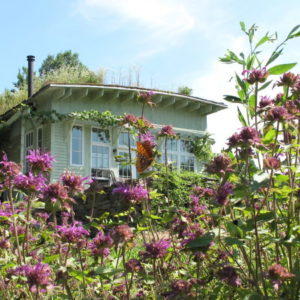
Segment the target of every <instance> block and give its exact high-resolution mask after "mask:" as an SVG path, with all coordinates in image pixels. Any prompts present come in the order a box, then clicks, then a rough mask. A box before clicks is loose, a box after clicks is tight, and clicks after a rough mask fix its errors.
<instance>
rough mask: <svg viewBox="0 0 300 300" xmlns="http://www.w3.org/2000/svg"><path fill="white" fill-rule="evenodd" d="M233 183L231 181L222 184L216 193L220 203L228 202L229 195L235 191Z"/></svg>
mask: <svg viewBox="0 0 300 300" xmlns="http://www.w3.org/2000/svg"><path fill="white" fill-rule="evenodd" d="M233 188H234V186H233V184H232V183H230V182H226V183H225V184H223V185H221V186H220V187H219V188H218V190H217V191H216V193H215V198H216V201H217V202H218V203H219V204H220V205H226V204H227V203H228V196H229V195H231V194H232V193H233Z"/></svg>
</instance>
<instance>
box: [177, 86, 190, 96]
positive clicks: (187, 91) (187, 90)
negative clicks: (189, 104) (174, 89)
mask: <svg viewBox="0 0 300 300" xmlns="http://www.w3.org/2000/svg"><path fill="white" fill-rule="evenodd" d="M178 93H179V94H182V95H186V96H191V95H192V93H193V89H191V88H189V87H188V86H185V85H183V86H180V87H179V88H178Z"/></svg>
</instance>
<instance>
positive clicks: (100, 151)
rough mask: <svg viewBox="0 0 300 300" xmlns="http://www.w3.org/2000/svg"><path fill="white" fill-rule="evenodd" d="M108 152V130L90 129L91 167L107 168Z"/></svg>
mask: <svg viewBox="0 0 300 300" xmlns="http://www.w3.org/2000/svg"><path fill="white" fill-rule="evenodd" d="M109 152H110V136H109V130H103V129H99V128H93V129H92V169H108V168H109V157H110V155H109Z"/></svg>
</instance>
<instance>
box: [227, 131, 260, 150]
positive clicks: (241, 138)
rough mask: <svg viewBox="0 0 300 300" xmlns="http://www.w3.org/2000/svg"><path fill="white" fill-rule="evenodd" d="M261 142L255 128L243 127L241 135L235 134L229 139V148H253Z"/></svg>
mask: <svg viewBox="0 0 300 300" xmlns="http://www.w3.org/2000/svg"><path fill="white" fill-rule="evenodd" d="M259 142H260V137H259V133H258V132H257V131H256V129H255V128H252V127H243V128H242V129H241V130H240V132H239V133H234V134H233V135H232V136H231V137H230V138H229V139H228V143H227V144H228V145H229V147H238V146H246V147H248V146H251V145H257V144H258V143H259Z"/></svg>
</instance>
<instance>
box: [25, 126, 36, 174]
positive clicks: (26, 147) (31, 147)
mask: <svg viewBox="0 0 300 300" xmlns="http://www.w3.org/2000/svg"><path fill="white" fill-rule="evenodd" d="M28 135H31V138H32V143H31V145H29V146H28V145H27V136H28ZM24 146H25V147H24V148H25V151H24V171H25V173H27V172H29V166H28V162H27V160H26V156H27V155H28V154H29V153H28V152H29V150H33V149H34V131H33V130H29V131H28V132H26V133H25V141H24Z"/></svg>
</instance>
